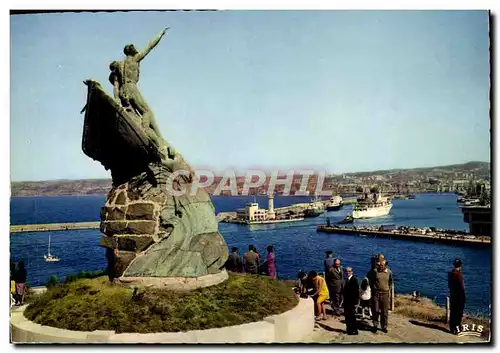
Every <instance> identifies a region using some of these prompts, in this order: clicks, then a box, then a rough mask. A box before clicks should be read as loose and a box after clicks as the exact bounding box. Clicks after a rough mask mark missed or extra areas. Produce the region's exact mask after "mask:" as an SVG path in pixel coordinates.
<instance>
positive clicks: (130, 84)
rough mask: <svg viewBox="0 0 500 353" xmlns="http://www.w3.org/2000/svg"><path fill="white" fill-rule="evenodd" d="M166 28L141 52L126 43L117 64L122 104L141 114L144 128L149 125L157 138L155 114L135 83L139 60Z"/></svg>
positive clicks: (138, 70)
mask: <svg viewBox="0 0 500 353" xmlns="http://www.w3.org/2000/svg"><path fill="white" fill-rule="evenodd" d="M168 28H169V27H165V28H164V29H163V30H162V31H161V32H160V34H158V36H156V38H155V39H153V40H152V41H150V42H149V43H148V45H147V46H146V48H144V50H143V51H141V52H138V51H137V49H136V48H135V46H134V45H133V44H127V45H126V46H125V48H123V53H124V54H125V59H124V60H123V61H122V62H121V63H120V65H119V67H120V75H117V76H119V78H120V79H121V81H120V82H119V83H120V85H119V97H120V100H121V103H122V105H123V106H125V107H126V106H128V105H130V106H131V107H132V108H133V109H134V110H136V111H137V112H138V113H139V114H140V115H141V116H142V126H143V127H144V128H148V127H151V128H152V129H153V130H154V132H155V133H156V135H157V136H158V137H159V138H161V137H162V136H161V133H160V129H159V128H158V125H157V124H156V120H155V116H154V114H153V111H152V110H151V108H150V107H149V105H148V103H146V100H145V99H144V98H143V97H142V95H141V92H140V91H139V89H138V88H137V83H138V82H139V72H140V68H139V67H140V63H141V60H142V59H144V58H145V57H146V56H147V55H148V54H149V53H150V52H151V50H153V48H154V47H156V46H157V45H158V43H159V42H160V40H161V39H162V38H163V36H164V35H165V32H166V31H167V30H168Z"/></svg>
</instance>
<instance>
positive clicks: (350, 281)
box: [344, 267, 359, 335]
mask: <svg viewBox="0 0 500 353" xmlns="http://www.w3.org/2000/svg"><path fill="white" fill-rule="evenodd" d="M346 273H347V281H346V283H345V287H344V316H345V326H346V331H347V334H348V335H357V334H358V327H357V325H356V305H358V302H359V285H358V280H357V279H356V277H354V273H353V271H352V268H351V267H347V268H346Z"/></svg>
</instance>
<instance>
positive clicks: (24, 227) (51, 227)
mask: <svg viewBox="0 0 500 353" xmlns="http://www.w3.org/2000/svg"><path fill="white" fill-rule="evenodd" d="M100 224H101V222H77V223H49V224H21V225H11V226H10V232H11V233H23V232H48V231H58V230H75V229H99V226H100Z"/></svg>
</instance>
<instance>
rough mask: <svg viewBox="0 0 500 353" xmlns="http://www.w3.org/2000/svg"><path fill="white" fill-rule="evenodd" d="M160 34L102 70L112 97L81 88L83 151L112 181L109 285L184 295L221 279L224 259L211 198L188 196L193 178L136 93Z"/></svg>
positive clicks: (107, 210) (107, 226) (107, 224)
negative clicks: (144, 62) (142, 69)
mask: <svg viewBox="0 0 500 353" xmlns="http://www.w3.org/2000/svg"><path fill="white" fill-rule="evenodd" d="M167 29H168V27H165V28H164V29H163V30H162V31H161V33H160V34H159V35H158V36H157V37H156V38H155V39H153V40H152V41H151V42H149V44H148V46H147V47H146V48H145V49H144V50H143V51H142V52H138V51H137V50H136V49H135V47H134V46H133V45H131V44H129V45H127V46H125V49H124V53H125V55H126V56H125V59H124V60H122V61H113V62H112V63H111V64H110V65H109V69H110V75H109V82H110V83H111V85H112V86H113V97H111V96H110V95H108V93H106V91H105V90H104V89H103V88H102V87H101V85H100V84H99V82H97V81H94V80H86V81H85V84H86V85H87V87H88V94H87V103H86V105H85V108H84V110H83V111H85V122H84V128H83V137H82V149H83V152H84V153H85V154H86V155H87V156H89V157H91V158H93V159H94V160H98V161H100V162H101V164H102V165H103V166H104V167H105V168H106V169H107V170H110V171H111V177H112V179H113V187H112V189H111V190H110V192H109V194H108V197H107V199H106V203H105V205H104V207H103V208H102V209H101V232H102V233H103V237H102V239H101V244H100V245H101V246H103V247H105V248H106V256H107V259H108V271H109V276H110V279H115V278H118V280H119V282H121V283H122V284H131V285H134V286H135V285H144V286H153V287H158V288H172V289H182V290H187V289H194V288H197V287H203V286H208V285H214V284H217V283H220V282H222V281H224V280H225V279H227V272H226V271H225V270H223V269H222V267H223V265H224V262H225V261H226V259H227V256H228V255H227V245H226V243H225V241H224V238H223V237H222V236H221V234H220V233H219V231H218V225H217V219H216V217H215V209H214V207H213V204H212V202H211V200H210V196H209V195H208V193H207V192H206V191H205V190H204V189H197V190H196V192H195V193H194V194H192V193H190V191H191V190H192V183H193V175H194V171H193V170H192V168H191V167H190V166H189V164H188V163H187V161H186V160H184V158H183V157H182V155H181V154H180V153H179V152H177V151H176V150H175V149H174V148H173V146H171V145H170V144H169V143H167V141H165V139H164V138H163V137H162V135H161V133H160V130H159V128H158V125H157V123H156V120H155V117H154V114H153V112H152V111H151V108H150V107H149V106H148V104H147V103H146V101H145V100H144V98H143V96H142V95H141V93H140V92H139V90H138V88H137V83H138V82H139V66H140V62H141V60H142V59H144V57H146V55H147V54H148V53H149V52H150V51H151V50H152V49H153V48H154V47H155V46H156V45H157V44H158V43H159V42H160V40H161V38H162V37H163V35H164V34H165V31H166V30H167ZM176 176H177V177H176ZM174 190H185V191H186V192H187V193H184V194H178V193H174V192H172V191H174Z"/></svg>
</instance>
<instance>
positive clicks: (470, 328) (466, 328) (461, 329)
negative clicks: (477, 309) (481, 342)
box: [456, 324, 484, 337]
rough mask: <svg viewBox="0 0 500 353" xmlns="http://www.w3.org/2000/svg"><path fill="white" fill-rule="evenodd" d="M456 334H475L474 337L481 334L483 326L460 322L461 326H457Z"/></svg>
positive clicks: (460, 335)
mask: <svg viewBox="0 0 500 353" xmlns="http://www.w3.org/2000/svg"><path fill="white" fill-rule="evenodd" d="M456 329H457V335H458V336H459V337H462V336H475V337H481V334H482V332H483V329H484V326H483V325H476V324H472V325H468V324H462V325H461V326H457V327H456Z"/></svg>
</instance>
